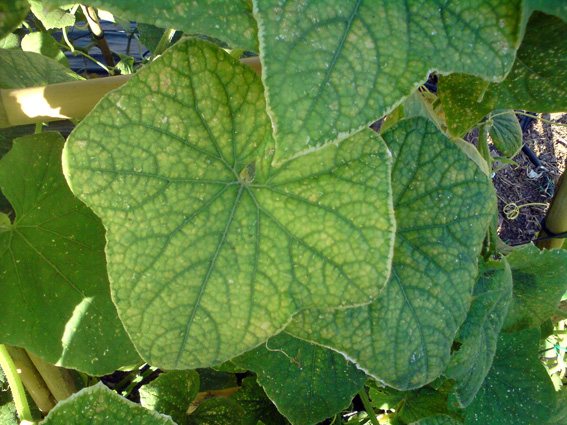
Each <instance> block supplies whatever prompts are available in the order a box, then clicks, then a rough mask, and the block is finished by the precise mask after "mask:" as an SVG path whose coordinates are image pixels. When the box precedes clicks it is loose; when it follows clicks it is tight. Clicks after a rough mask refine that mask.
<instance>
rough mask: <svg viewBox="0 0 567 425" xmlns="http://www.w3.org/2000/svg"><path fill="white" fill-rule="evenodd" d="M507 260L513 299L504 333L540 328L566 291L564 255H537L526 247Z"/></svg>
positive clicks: (566, 258) (553, 252)
mask: <svg viewBox="0 0 567 425" xmlns="http://www.w3.org/2000/svg"><path fill="white" fill-rule="evenodd" d="M507 258H508V261H509V263H510V266H511V267H512V275H513V277H514V296H513V299H512V304H511V305H510V310H509V311H508V315H507V316H506V320H505V322H504V327H503V330H504V331H506V332H511V331H518V330H521V329H526V328H536V327H537V328H539V326H540V325H541V324H542V323H543V322H544V321H546V320H547V319H549V318H550V317H551V315H552V314H553V312H554V311H555V309H556V308H557V306H558V304H559V301H561V297H562V296H563V294H565V291H567V251H565V250H563V249H553V250H551V251H547V250H544V251H540V250H538V249H537V248H536V247H535V246H534V245H528V246H526V247H525V248H523V249H521V250H519V251H514V252H513V253H512V254H510V255H509V256H508V257H507Z"/></svg>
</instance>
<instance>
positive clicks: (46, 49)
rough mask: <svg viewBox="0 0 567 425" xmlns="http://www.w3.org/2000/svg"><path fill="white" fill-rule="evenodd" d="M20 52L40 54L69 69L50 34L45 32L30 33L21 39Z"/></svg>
mask: <svg viewBox="0 0 567 425" xmlns="http://www.w3.org/2000/svg"><path fill="white" fill-rule="evenodd" d="M22 50H23V51H25V52H35V53H40V54H42V55H43V56H46V57H48V58H51V59H54V60H56V61H57V62H59V63H60V64H61V65H63V66H65V67H66V68H69V60H68V59H67V56H65V54H64V53H63V51H62V50H61V49H60V48H59V45H58V44H57V42H56V41H55V39H54V38H53V36H52V35H51V34H48V33H45V32H32V33H29V34H26V35H25V36H24V38H22Z"/></svg>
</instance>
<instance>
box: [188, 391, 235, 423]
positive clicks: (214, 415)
mask: <svg viewBox="0 0 567 425" xmlns="http://www.w3.org/2000/svg"><path fill="white" fill-rule="evenodd" d="M244 415H245V412H244V410H243V409H242V407H240V405H239V404H238V403H237V402H236V401H234V400H232V399H229V398H217V397H215V398H210V399H208V400H205V401H203V402H202V403H201V404H199V407H198V408H197V410H195V411H194V412H193V413H191V414H190V415H189V416H187V420H186V422H185V424H187V425H205V424H206V425H244V424H243V418H244Z"/></svg>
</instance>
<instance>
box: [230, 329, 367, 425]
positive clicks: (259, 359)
mask: <svg viewBox="0 0 567 425" xmlns="http://www.w3.org/2000/svg"><path fill="white" fill-rule="evenodd" d="M233 362H234V363H235V364H237V365H239V366H242V367H244V368H247V369H250V370H252V371H253V372H256V373H257V374H258V383H259V384H260V385H262V386H263V387H264V390H265V391H266V394H267V395H268V397H270V399H271V400H272V401H273V402H274V404H275V405H276V406H277V408H278V410H279V411H280V412H281V413H282V414H283V415H284V416H285V417H286V418H287V419H289V421H290V422H291V423H292V424H294V425H311V424H317V423H319V422H321V421H322V420H324V419H327V418H328V417H330V416H333V415H334V414H336V413H338V412H340V411H341V410H342V409H345V408H346V407H348V405H349V404H350V402H351V400H352V398H353V397H354V396H355V395H356V393H357V392H358V391H359V390H360V389H361V388H362V387H363V386H364V382H365V381H366V375H365V374H364V372H362V371H361V370H358V369H357V368H356V367H355V366H354V365H353V364H352V363H351V362H348V361H345V359H344V358H343V357H342V356H341V355H339V354H337V353H335V352H334V351H331V350H329V349H327V348H323V347H320V346H317V345H314V344H310V343H308V342H306V341H302V340H300V339H297V338H294V337H292V336H291V335H288V334H287V333H285V332H282V333H281V334H279V335H277V336H275V337H273V338H270V339H269V340H268V341H267V342H266V343H265V344H264V345H262V346H260V347H258V348H257V349H255V350H253V351H250V352H248V353H245V354H243V355H242V356H240V357H237V358H235V359H234V360H233Z"/></svg>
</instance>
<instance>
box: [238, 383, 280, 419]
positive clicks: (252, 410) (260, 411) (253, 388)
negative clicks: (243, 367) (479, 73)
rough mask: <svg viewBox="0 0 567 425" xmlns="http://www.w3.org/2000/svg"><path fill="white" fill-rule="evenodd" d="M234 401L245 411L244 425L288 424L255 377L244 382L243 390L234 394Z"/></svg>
mask: <svg viewBox="0 0 567 425" xmlns="http://www.w3.org/2000/svg"><path fill="white" fill-rule="evenodd" d="M232 399H234V400H235V401H237V402H238V404H239V405H240V407H242V409H243V410H244V416H243V418H242V424H243V425H257V424H258V421H262V422H264V423H266V424H270V425H286V424H288V421H287V420H286V419H285V418H284V417H283V416H282V415H281V414H280V412H278V410H277V409H276V406H275V405H274V403H272V401H271V400H270V399H269V398H268V396H267V395H266V393H265V392H264V390H263V389H262V387H261V386H260V385H258V383H257V382H256V377H254V376H249V377H246V378H244V379H243V380H242V388H240V390H238V391H237V392H235V393H234V395H233V396H232Z"/></svg>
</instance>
